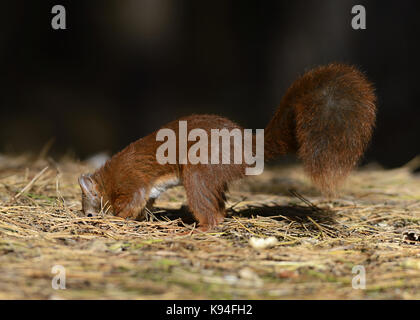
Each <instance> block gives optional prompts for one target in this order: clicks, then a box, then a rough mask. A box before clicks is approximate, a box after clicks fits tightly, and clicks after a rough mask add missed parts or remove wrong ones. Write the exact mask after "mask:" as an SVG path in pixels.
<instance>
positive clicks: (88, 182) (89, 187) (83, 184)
mask: <svg viewBox="0 0 420 320" xmlns="http://www.w3.org/2000/svg"><path fill="white" fill-rule="evenodd" d="M79 184H80V188H81V189H82V191H83V192H84V193H85V194H88V195H91V196H92V195H94V186H95V182H94V181H93V179H92V178H91V176H90V175H87V174H82V175H81V176H80V177H79Z"/></svg>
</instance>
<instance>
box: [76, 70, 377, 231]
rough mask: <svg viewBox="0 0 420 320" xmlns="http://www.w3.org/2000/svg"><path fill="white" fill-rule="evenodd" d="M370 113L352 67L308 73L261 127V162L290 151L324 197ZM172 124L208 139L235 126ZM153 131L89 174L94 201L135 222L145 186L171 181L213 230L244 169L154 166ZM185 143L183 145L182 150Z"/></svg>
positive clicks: (357, 150) (357, 151) (193, 121)
mask: <svg viewBox="0 0 420 320" xmlns="http://www.w3.org/2000/svg"><path fill="white" fill-rule="evenodd" d="M375 111H376V110H375V95H374V92H373V88H372V85H371V84H370V83H369V82H368V81H367V80H366V79H365V77H364V76H363V74H361V73H360V72H359V71H358V70H357V69H355V68H353V67H350V66H346V65H340V64H331V65H328V66H323V67H319V68H316V69H314V70H311V71H309V72H307V73H305V74H304V75H303V76H302V77H301V78H299V79H298V80H296V81H295V82H294V83H293V84H292V86H291V87H290V88H289V89H288V91H287V92H286V95H285V96H284V98H283V100H282V101H281V103H280V106H279V108H278V109H277V111H276V113H275V114H274V117H273V119H272V120H271V121H270V123H269V124H268V126H267V127H266V129H265V142H264V148H265V154H264V155H265V159H270V158H273V157H275V156H277V155H281V154H286V153H289V152H297V153H298V156H299V157H300V158H301V159H302V160H303V162H304V165H305V168H306V170H307V172H308V173H309V175H310V176H311V178H312V179H313V181H314V183H315V184H316V185H317V186H318V187H320V189H321V190H323V191H325V192H327V193H332V192H333V191H334V190H335V189H336V187H337V186H338V184H339V182H341V181H342V180H343V179H344V178H345V177H346V176H347V174H348V173H349V172H350V170H351V169H352V168H353V166H354V165H355V164H356V162H357V160H358V159H359V158H360V156H361V155H362V154H363V152H364V149H365V147H366V145H367V143H368V142H369V139H370V136H371V131H372V128H373V126H374V121H375ZM180 120H186V121H187V123H188V131H190V130H192V129H194V128H201V129H204V130H206V131H207V133H208V136H209V137H210V130H211V129H222V128H226V129H228V130H232V129H234V128H240V127H239V126H238V125H237V124H235V123H234V122H232V121H230V120H228V119H226V118H222V117H219V116H214V115H192V116H189V117H185V118H182V119H179V120H176V121H173V122H171V123H169V124H167V125H166V126H164V127H162V128H169V129H173V130H174V131H175V132H178V125H179V121H180ZM156 133H157V131H156V132H153V133H152V134H150V135H148V136H146V137H144V138H142V139H139V140H137V141H136V142H134V143H132V144H130V145H129V146H127V147H126V148H125V149H124V150H122V151H121V152H119V153H118V154H116V155H114V156H113V157H112V158H111V159H110V160H109V161H108V162H107V163H106V164H105V165H104V166H103V167H102V168H100V169H99V170H97V171H96V172H95V173H94V174H92V175H91V176H90V177H91V179H93V180H94V181H95V182H96V188H97V189H98V192H99V194H100V195H101V196H102V202H103V203H106V202H108V203H109V204H110V205H111V208H112V210H113V212H114V214H116V215H118V216H120V217H123V218H143V217H144V208H145V206H146V205H147V204H148V203H149V205H150V200H151V199H149V196H148V195H149V192H150V190H151V188H152V187H153V186H154V185H155V184H156V183H157V182H158V181H163V182H164V180H169V179H171V178H172V177H177V178H179V180H180V182H181V183H182V184H183V186H184V188H185V190H186V193H187V197H188V205H189V208H190V210H191V211H192V213H193V214H194V216H195V218H196V219H197V221H198V222H199V224H200V226H201V227H202V228H204V229H205V228H207V227H212V226H215V225H217V224H218V223H219V222H221V221H222V220H223V218H224V214H225V192H226V191H227V188H228V184H229V182H231V181H233V180H236V179H239V178H241V177H243V176H244V174H245V173H244V170H245V165H236V164H233V161H232V162H231V163H232V164H218V165H211V164H209V165H204V164H198V165H192V164H186V165H183V164H174V165H169V164H167V165H160V164H159V163H158V162H157V160H156V149H157V148H158V147H159V146H160V145H161V143H162V142H159V141H156ZM193 143H194V142H189V143H188V147H189V146H190V145H192V144H193ZM209 145H210V143H209ZM232 148H233V146H232ZM232 148H231V155H233V152H232V151H233V149H232ZM177 154H178V146H177ZM209 159H210V156H209ZM82 190H83V187H82ZM140 190H142V191H140ZM83 192H84V194H85V193H86V192H85V190H83ZM85 196H86V195H85Z"/></svg>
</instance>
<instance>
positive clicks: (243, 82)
mask: <svg viewBox="0 0 420 320" xmlns="http://www.w3.org/2000/svg"><path fill="white" fill-rule="evenodd" d="M56 4H61V5H64V6H65V8H66V11H67V30H53V29H52V28H51V19H52V17H53V16H54V15H53V14H52V13H51V8H52V7H53V5H56ZM356 4H362V5H364V6H365V7H366V10H367V30H361V31H355V30H353V29H352V28H351V19H352V15H351V8H352V6H353V5H356ZM419 12H420V2H419V1H414V0H413V1H408V0H402V1H383V0H378V1H360V0H359V1H353V0H290V1H280V0H279V1H217V0H200V1H198V0H191V1H181V0H145V1H135V0H115V1H92V0H91V1H86V0H85V1H84V0H73V1H61V0H57V1H29V0H28V1H13V2H12V1H10V2H9V3H8V4H3V3H2V4H1V8H0V67H1V80H2V83H1V95H0V152H12V153H20V152H35V153H36V152H39V151H40V150H41V149H42V147H43V146H44V145H45V144H46V143H47V142H48V141H51V139H54V144H53V145H52V149H51V151H50V153H51V154H53V155H60V154H64V153H68V152H72V153H73V154H74V155H76V157H80V158H84V157H86V156H89V155H92V154H94V153H97V152H100V151H104V150H105V151H109V152H115V151H118V150H120V149H122V148H123V147H124V146H126V145H127V144H128V143H130V142H132V141H134V140H136V139H138V138H140V137H142V136H144V135H146V134H148V133H150V132H152V131H153V130H155V129H157V128H158V127H160V126H162V125H164V124H165V123H166V122H168V121H170V120H174V119H176V118H177V117H179V116H183V115H188V114H191V113H216V114H220V115H223V116H226V117H228V118H231V119H233V120H235V121H237V122H238V123H240V124H241V125H243V126H244V127H246V128H264V127H265V125H266V123H267V122H268V120H269V119H270V116H271V115H272V114H273V111H274V109H275V107H276V106H277V105H278V103H279V101H280V99H281V97H282V95H283V93H284V92H285V90H286V89H287V87H288V86H289V85H290V84H291V83H292V82H293V80H294V79H295V78H296V77H297V76H298V75H300V74H302V73H303V72H304V71H305V70H307V69H309V68H311V67H314V66H317V65H319V64H326V63H329V62H332V61H339V62H346V63H350V64H355V65H357V66H358V67H359V68H360V69H362V70H363V71H364V72H366V74H367V76H368V78H369V79H370V80H371V81H373V82H374V83H375V85H376V88H377V95H378V97H379V103H378V107H379V113H378V121H377V127H376V130H375V135H374V138H373V140H372V143H371V145H370V148H369V150H368V152H367V153H366V156H365V162H368V161H378V162H380V163H381V164H382V165H385V166H387V167H395V166H399V165H402V164H404V163H406V162H407V161H409V160H411V159H412V158H413V157H414V156H416V155H417V154H419V153H420V152H419V151H420V150H419V142H418V139H419V138H420V129H419V120H420V117H419V116H420V111H419V110H420V109H419V101H420V89H419V78H420V77H419V75H420V74H419V71H420V67H419V64H418V57H419V56H420V44H419V38H420V37H419V31H420V22H419V21H420V19H419V16H418V15H419Z"/></svg>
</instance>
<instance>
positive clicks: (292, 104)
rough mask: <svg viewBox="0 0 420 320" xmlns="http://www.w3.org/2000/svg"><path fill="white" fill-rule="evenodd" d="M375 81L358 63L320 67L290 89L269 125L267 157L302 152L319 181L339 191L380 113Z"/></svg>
mask: <svg viewBox="0 0 420 320" xmlns="http://www.w3.org/2000/svg"><path fill="white" fill-rule="evenodd" d="M375 102H376V97H375V93H374V89H373V86H372V84H371V83H370V82H369V81H368V80H367V79H366V78H365V76H364V75H363V74H362V73H361V72H360V71H358V70H357V69H356V68H354V67H352V66H348V65H343V64H330V65H327V66H321V67H318V68H315V69H313V70H311V71H309V72H307V73H305V74H304V75H303V76H301V77H300V78H299V79H298V80H296V81H295V82H294V83H293V84H292V86H291V87H290V88H289V89H288V90H287V92H286V94H285V96H284V97H283V99H282V101H281V103H280V106H279V108H278V109H277V111H276V113H275V115H274V117H273V119H272V120H271V121H270V123H269V124H268V125H267V127H266V129H265V143H264V149H265V153H264V155H265V158H266V159H270V158H273V157H275V156H277V155H281V154H286V153H291V152H297V154H298V157H299V158H300V159H301V160H302V161H303V163H304V167H305V170H306V172H307V173H308V174H309V176H310V177H311V179H312V181H313V182H314V183H315V185H316V186H317V187H318V188H319V189H320V190H321V191H323V192H325V193H327V194H334V193H335V191H336V189H337V187H338V185H339V184H340V183H341V182H342V181H343V180H344V179H345V178H346V177H347V175H348V174H349V173H350V171H351V169H352V168H353V167H354V166H355V165H356V164H357V162H358V160H359V159H360V157H361V156H362V154H363V152H364V150H365V149H366V146H367V144H368V142H369V140H370V137H371V133H372V129H373V127H374V124H375V118H376V107H375Z"/></svg>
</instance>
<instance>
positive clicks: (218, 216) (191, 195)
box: [183, 170, 227, 231]
mask: <svg viewBox="0 0 420 320" xmlns="http://www.w3.org/2000/svg"><path fill="white" fill-rule="evenodd" d="M215 179H217V178H216V177H213V180H209V178H208V177H205V176H203V173H202V172H200V170H194V172H190V174H186V175H185V176H184V181H183V184H184V188H185V191H186V193H187V199H188V206H189V209H190V210H191V212H192V213H193V215H194V217H195V219H196V220H197V222H198V225H199V229H200V230H202V231H206V230H208V229H211V228H213V227H215V226H216V225H218V224H219V223H221V222H222V221H223V219H224V217H225V201H226V197H225V192H226V190H227V184H226V183H221V184H215V181H214V180H215Z"/></svg>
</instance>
